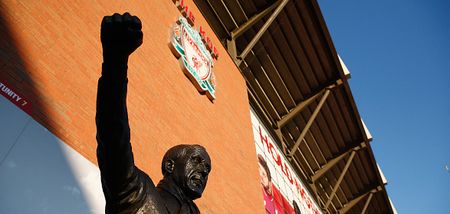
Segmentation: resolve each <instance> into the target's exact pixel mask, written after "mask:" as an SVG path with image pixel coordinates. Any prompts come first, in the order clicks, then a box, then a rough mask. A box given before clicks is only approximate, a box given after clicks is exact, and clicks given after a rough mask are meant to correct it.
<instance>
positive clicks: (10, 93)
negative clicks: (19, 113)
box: [0, 82, 31, 114]
mask: <svg viewBox="0 0 450 214" xmlns="http://www.w3.org/2000/svg"><path fill="white" fill-rule="evenodd" d="M0 94H2V95H3V96H4V97H6V99H8V100H9V101H11V102H12V103H14V105H16V106H17V107H19V108H20V109H22V110H23V111H25V112H26V113H28V114H30V113H31V104H30V103H29V102H27V101H26V100H25V99H24V98H23V96H21V95H19V94H18V93H17V92H16V91H14V90H13V89H12V88H11V87H9V86H8V85H7V84H6V83H4V82H0Z"/></svg>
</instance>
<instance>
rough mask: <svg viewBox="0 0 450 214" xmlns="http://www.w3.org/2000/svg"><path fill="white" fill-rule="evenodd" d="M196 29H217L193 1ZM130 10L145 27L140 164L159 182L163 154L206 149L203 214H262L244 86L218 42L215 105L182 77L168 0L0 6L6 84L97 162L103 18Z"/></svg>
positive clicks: (135, 90) (133, 115)
mask: <svg viewBox="0 0 450 214" xmlns="http://www.w3.org/2000/svg"><path fill="white" fill-rule="evenodd" d="M186 4H188V5H189V6H190V9H191V10H192V12H193V13H194V15H195V17H196V20H195V22H196V26H197V27H198V26H200V25H201V26H203V27H205V28H206V31H207V34H209V35H210V36H213V31H212V30H211V29H210V28H209V26H208V24H207V22H206V21H205V20H204V19H203V17H201V13H200V12H199V11H198V9H197V8H196V7H195V4H194V3H193V1H191V0H187V1H186ZM125 11H129V12H130V13H132V14H135V15H138V16H139V17H140V18H141V20H142V22H143V32H144V44H143V45H142V46H141V47H140V48H139V49H138V50H137V51H136V52H135V53H134V54H133V55H132V56H131V58H130V63H129V92H128V106H129V107H128V110H129V114H130V125H131V130H132V143H133V149H134V154H135V159H136V164H137V165H138V166H139V167H140V168H142V169H143V170H144V171H146V172H147V173H148V174H149V175H150V176H151V177H152V178H153V179H154V180H155V181H158V180H159V179H160V178H161V172H160V161H161V159H162V156H163V154H164V152H165V151H166V150H167V149H168V148H170V147H171V146H173V145H176V144H180V143H198V144H201V145H204V146H205V147H206V148H207V150H208V151H209V153H210V155H211V157H212V161H213V170H212V172H211V175H210V180H209V183H208V186H207V188H206V191H205V194H204V196H203V198H201V199H199V200H198V202H197V204H198V205H199V207H200V210H201V211H202V212H203V213H263V212H264V208H263V200H262V195H261V190H260V187H259V177H258V172H257V164H256V155H255V145H254V143H253V137H252V133H251V130H252V129H251V123H250V116H249V104H248V98H247V93H246V85H245V81H244V80H243V78H242V76H241V75H240V73H239V71H238V69H237V68H236V66H235V65H234V64H233V62H232V60H231V59H230V58H229V57H228V55H227V54H226V51H225V50H224V48H223V47H222V46H221V45H220V43H219V41H218V40H217V38H215V37H214V38H213V42H214V43H215V44H216V45H218V49H219V53H220V54H221V55H220V58H219V60H218V61H216V62H215V68H214V72H215V75H216V80H217V83H218V86H217V93H216V96H217V99H216V101H214V103H212V102H210V101H209V100H208V98H207V97H206V96H205V95H201V94H199V93H198V92H197V90H196V89H195V87H194V86H193V84H192V83H191V82H190V81H189V79H188V78H187V77H186V76H185V75H184V74H183V72H182V71H181V69H180V66H179V64H178V62H177V59H176V58H175V57H174V56H173V54H172V53H171V52H170V50H169V48H168V43H169V36H170V27H171V26H172V25H173V23H174V21H175V20H176V19H177V17H178V16H180V12H179V11H178V9H177V8H176V6H175V5H174V4H173V3H172V1H169V0H152V1H137V0H136V1H108V0H99V1H92V0H79V1H56V0H53V1H44V0H43V1H31V0H30V1H17V0H4V1H1V2H0V80H2V81H4V82H6V83H8V84H9V85H10V86H13V88H14V90H16V91H18V92H20V93H21V94H22V95H23V96H25V98H26V99H27V100H28V101H30V102H31V103H32V107H33V113H32V116H33V117H34V118H35V119H36V120H38V121H39V122H40V123H41V124H43V125H44V126H46V127H47V128H48V129H49V130H50V131H51V132H53V133H54V134H56V135H57V136H58V137H59V138H61V139H62V140H63V141H64V142H66V143H67V144H69V145H70V146H71V147H73V148H74V149H76V150H77V151H78V152H80V153H81V154H83V155H84V156H85V157H86V158H88V159H89V160H91V161H92V162H94V163H96V156H95V148H96V141H95V132H96V130H95V124H94V116H95V98H96V97H95V96H96V87H97V86H96V85H97V79H98V77H99V75H100V69H101V62H102V59H101V44H100V41H99V40H100V39H99V30H100V28H99V26H100V22H101V20H102V17H103V16H104V15H110V14H112V13H114V12H120V13H123V12H125Z"/></svg>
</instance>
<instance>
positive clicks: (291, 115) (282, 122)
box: [276, 79, 343, 129]
mask: <svg viewBox="0 0 450 214" xmlns="http://www.w3.org/2000/svg"><path fill="white" fill-rule="evenodd" d="M342 83H343V81H342V80H340V79H339V80H337V81H336V82H335V83H333V84H331V85H329V86H327V87H325V88H324V89H322V90H320V91H319V92H318V93H316V94H314V95H313V96H311V97H309V98H308V99H306V100H305V101H303V102H301V103H300V104H298V105H296V106H295V107H294V108H293V109H292V110H291V111H290V112H289V113H287V114H286V115H284V116H283V117H282V118H281V119H280V120H279V121H278V122H277V127H276V128H279V129H281V128H283V127H284V126H285V125H286V124H287V123H289V122H290V121H291V120H293V119H294V118H295V116H297V115H298V114H299V113H300V112H302V111H303V109H305V107H307V106H309V104H311V103H312V102H313V101H314V100H316V99H317V98H318V97H319V96H320V95H323V94H324V93H325V91H326V90H331V89H334V88H335V87H337V86H339V85H341V84H342Z"/></svg>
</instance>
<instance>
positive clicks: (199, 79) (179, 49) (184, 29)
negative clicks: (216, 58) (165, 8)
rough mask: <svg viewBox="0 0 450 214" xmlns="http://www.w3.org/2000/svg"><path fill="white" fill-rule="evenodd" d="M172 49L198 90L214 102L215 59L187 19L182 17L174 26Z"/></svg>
mask: <svg viewBox="0 0 450 214" xmlns="http://www.w3.org/2000/svg"><path fill="white" fill-rule="evenodd" d="M170 47H171V50H172V53H173V54H174V55H175V56H176V57H177V58H178V59H179V61H180V64H181V67H182V70H183V72H184V73H185V74H186V75H187V76H188V77H189V79H190V80H191V82H192V83H193V84H194V85H195V87H196V88H197V90H198V91H200V92H202V93H205V94H206V96H207V97H208V98H209V99H210V100H214V99H215V98H216V97H215V91H216V81H215V76H214V73H213V72H212V68H213V66H214V65H213V58H212V56H211V53H210V52H209V51H208V49H207V48H206V46H205V44H204V42H203V40H202V38H201V36H200V34H199V32H198V31H196V30H195V29H193V28H192V27H191V25H190V24H189V23H188V21H187V20H186V18H184V17H180V18H179V19H178V21H177V22H176V23H175V24H174V26H173V28H172V35H171V42H170Z"/></svg>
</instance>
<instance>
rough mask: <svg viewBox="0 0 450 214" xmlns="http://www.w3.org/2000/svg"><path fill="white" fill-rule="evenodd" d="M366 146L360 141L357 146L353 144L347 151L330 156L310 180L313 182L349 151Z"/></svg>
mask: <svg viewBox="0 0 450 214" xmlns="http://www.w3.org/2000/svg"><path fill="white" fill-rule="evenodd" d="M364 147H366V143H365V142H362V143H360V144H359V145H357V146H354V147H352V148H350V149H348V150H347V151H345V152H343V153H342V154H340V155H337V156H336V157H334V158H332V159H331V160H330V161H328V162H327V163H326V164H325V165H323V166H321V167H320V169H319V170H317V171H316V172H315V173H314V175H313V176H311V181H312V182H313V183H315V182H316V181H317V180H319V179H320V178H321V177H322V176H323V175H324V174H325V173H326V172H328V171H329V170H330V169H332V168H333V167H334V166H335V165H336V164H337V163H339V161H341V160H342V159H343V158H344V157H346V156H347V155H348V154H350V152H352V151H355V150H359V149H361V148H364Z"/></svg>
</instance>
